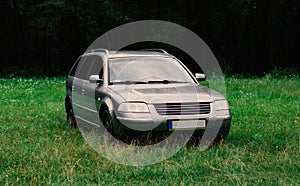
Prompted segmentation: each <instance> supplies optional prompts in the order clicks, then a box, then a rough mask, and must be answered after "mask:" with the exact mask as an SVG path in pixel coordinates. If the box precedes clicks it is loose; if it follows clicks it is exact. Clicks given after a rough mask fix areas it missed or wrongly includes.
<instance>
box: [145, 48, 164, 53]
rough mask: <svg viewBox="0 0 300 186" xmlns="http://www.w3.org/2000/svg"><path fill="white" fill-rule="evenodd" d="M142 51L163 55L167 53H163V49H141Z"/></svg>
mask: <svg viewBox="0 0 300 186" xmlns="http://www.w3.org/2000/svg"><path fill="white" fill-rule="evenodd" d="M142 51H150V52H161V53H164V54H168V52H167V51H165V50H164V49H160V48H149V49H142Z"/></svg>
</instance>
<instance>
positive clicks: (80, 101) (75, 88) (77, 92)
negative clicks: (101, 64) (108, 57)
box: [72, 56, 92, 124]
mask: <svg viewBox="0 0 300 186" xmlns="http://www.w3.org/2000/svg"><path fill="white" fill-rule="evenodd" d="M91 66H92V61H91V59H90V57H89V56H82V58H81V60H80V61H79V63H78V66H77V69H76V71H75V76H74V79H73V84H72V105H73V110H74V114H75V117H76V118H77V119H79V120H80V121H83V120H86V119H88V118H89V114H90V112H89V108H88V107H87V104H86V98H85V89H83V88H82V86H83V84H84V83H85V82H86V81H88V75H89V72H90V69H91ZM80 123H81V122H79V124H80Z"/></svg>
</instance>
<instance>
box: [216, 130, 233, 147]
mask: <svg viewBox="0 0 300 186" xmlns="http://www.w3.org/2000/svg"><path fill="white" fill-rule="evenodd" d="M229 130H230V126H229V127H222V128H220V130H219V132H218V135H217V137H216V139H215V140H214V144H215V145H219V144H221V143H223V142H224V141H225V139H226V138H227V136H228V134H229Z"/></svg>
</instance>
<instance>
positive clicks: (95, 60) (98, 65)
mask: <svg viewBox="0 0 300 186" xmlns="http://www.w3.org/2000/svg"><path fill="white" fill-rule="evenodd" d="M102 65H103V60H102V58H101V57H100V56H96V55H91V56H86V57H83V58H82V59H81V60H80V61H79V63H78V66H77V70H75V77H77V78H80V79H84V80H88V79H89V77H90V75H100V73H101V70H102ZM100 78H102V76H100Z"/></svg>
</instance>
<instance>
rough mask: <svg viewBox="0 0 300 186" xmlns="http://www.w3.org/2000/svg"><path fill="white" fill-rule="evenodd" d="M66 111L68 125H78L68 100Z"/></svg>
mask: <svg viewBox="0 0 300 186" xmlns="http://www.w3.org/2000/svg"><path fill="white" fill-rule="evenodd" d="M66 112H67V124H68V125H69V126H70V127H73V128H77V126H78V125H77V122H76V119H75V116H74V111H73V107H72V105H71V103H70V101H67V102H66Z"/></svg>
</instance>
